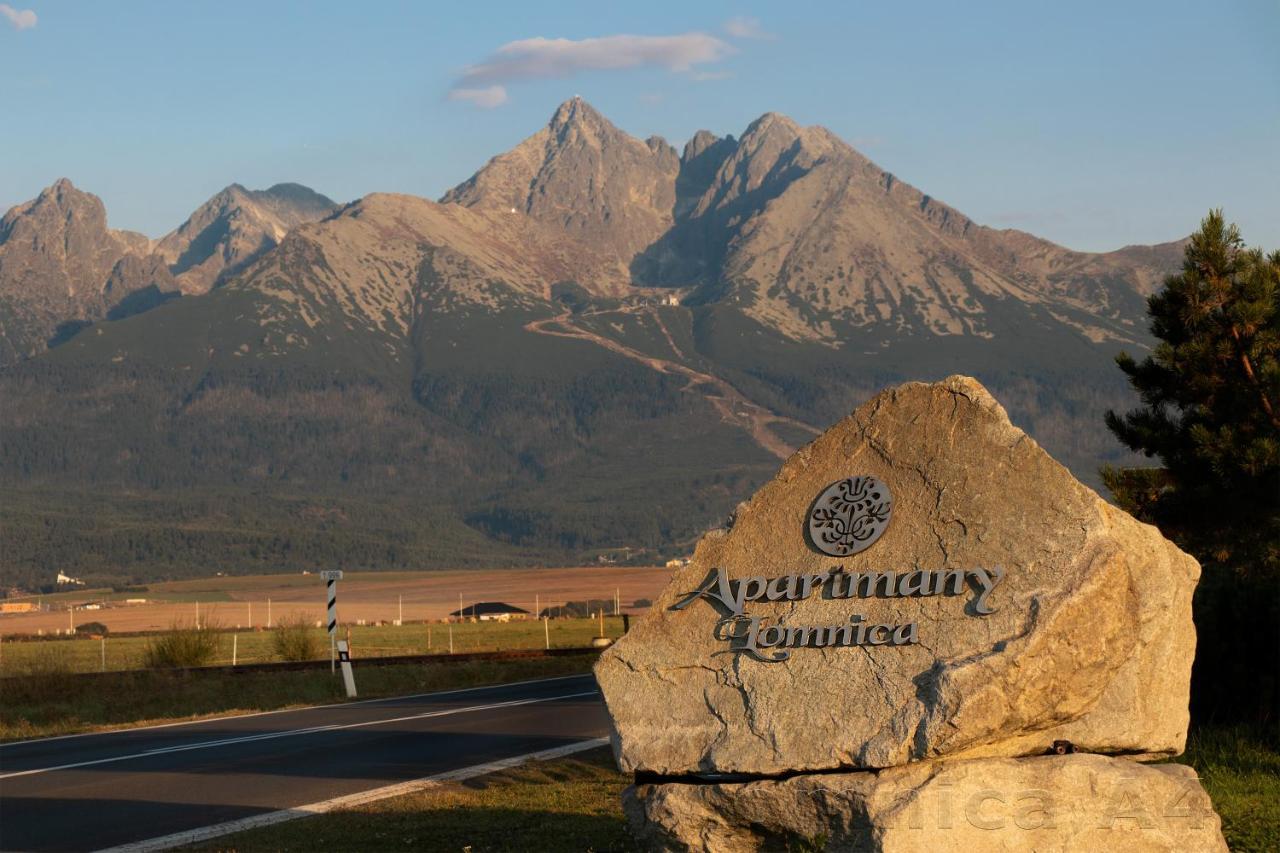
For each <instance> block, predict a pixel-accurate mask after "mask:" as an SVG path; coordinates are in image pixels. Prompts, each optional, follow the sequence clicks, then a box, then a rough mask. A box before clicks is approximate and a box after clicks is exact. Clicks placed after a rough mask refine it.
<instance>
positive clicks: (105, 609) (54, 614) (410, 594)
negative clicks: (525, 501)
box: [0, 566, 671, 635]
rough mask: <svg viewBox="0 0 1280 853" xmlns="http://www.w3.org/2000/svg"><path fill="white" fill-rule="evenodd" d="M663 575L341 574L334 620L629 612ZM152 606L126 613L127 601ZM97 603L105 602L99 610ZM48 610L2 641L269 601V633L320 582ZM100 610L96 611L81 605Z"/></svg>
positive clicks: (222, 620) (261, 615) (93, 597)
mask: <svg viewBox="0 0 1280 853" xmlns="http://www.w3.org/2000/svg"><path fill="white" fill-rule="evenodd" d="M670 576H671V570H670V569H664V568H650V567H646V568H632V567H614V566H605V567H600V566H586V567H579V568H558V569H492V570H468V571H443V572H347V573H346V575H345V576H344V577H343V579H342V580H341V581H339V582H338V615H339V618H340V619H341V620H342V621H343V622H344V623H348V624H349V623H353V622H357V621H359V620H364V621H368V622H373V621H391V620H394V619H398V618H400V602H403V607H404V620H405V621H406V622H417V621H422V620H438V619H444V618H445V617H446V616H447V615H448V614H449V613H451V612H453V611H455V610H457V609H458V601H459V596H461V597H462V604H463V606H467V605H469V604H472V603H474V602H477V601H501V602H505V603H507V604H512V605H515V606H516V607H523V608H524V609H526V610H529V611H531V612H532V611H533V609H534V606H535V602H536V603H537V604H538V605H540V606H541V607H548V606H553V605H559V604H563V603H564V602H566V601H582V600H585V599H589V598H595V599H605V600H609V601H612V600H613V596H614V593H615V591H616V592H617V593H618V595H619V597H620V598H621V601H622V610H621V612H623V613H630V612H637V611H636V608H633V607H632V606H631V605H632V603H633V602H634V601H636V600H637V599H642V598H648V599H654V598H657V596H658V593H659V592H661V590H662V588H663V586H665V585H666V582H667V579H668V578H670ZM144 597H145V598H147V599H151V600H149V601H148V602H147V603H146V604H126V603H125V601H124V600H125V599H126V598H144ZM104 599H105V601H104ZM42 601H43V603H44V604H45V606H47V607H49V608H54V609H49V610H45V611H42V612H38V613H5V614H0V634H4V635H16V634H35V633H39V632H44V633H46V634H49V633H53V632H57V631H66V630H68V627H69V626H70V625H71V624H76V625H81V624H84V623H86V622H101V623H102V624H104V625H106V626H107V628H108V629H109V630H111V631H112V632H128V631H159V630H163V629H165V628H168V627H170V626H171V625H173V624H174V623H190V622H192V621H193V620H194V619H195V616H196V609H197V607H198V608H199V613H200V619H201V621H202V622H203V621H207V620H209V619H211V618H212V619H215V620H216V621H217V622H218V623H219V624H221V625H222V626H224V627H227V628H235V627H241V628H249V627H253V626H266V624H267V617H268V601H270V617H271V621H272V624H278V623H279V621H280V620H281V619H286V618H289V617H293V616H298V615H305V616H308V617H311V618H315V619H321V618H323V616H324V610H325V584H324V581H322V580H321V579H320V576H319V575H315V574H309V575H292V574H291V575H254V576H246V577H217V578H205V579H201V580H191V581H174V582H168V583H156V584H150V585H149V586H148V591H147V592H145V593H143V592H135V593H113V594H110V595H106V594H104V593H101V592H95V591H91V590H84V591H79V592H75V593H64V594H60V595H57V596H44V597H43V599H42ZM98 601H103V605H102V609H100V610H84V609H82V608H80V607H78V608H77V609H76V610H74V611H68V610H67V604H68V603H72V604H76V605H83V604H85V603H87V602H98Z"/></svg>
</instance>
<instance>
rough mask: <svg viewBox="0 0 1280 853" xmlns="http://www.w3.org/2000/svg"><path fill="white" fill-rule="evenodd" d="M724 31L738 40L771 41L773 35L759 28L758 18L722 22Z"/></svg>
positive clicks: (741, 18)
mask: <svg viewBox="0 0 1280 853" xmlns="http://www.w3.org/2000/svg"><path fill="white" fill-rule="evenodd" d="M724 31H725V32H726V33H728V34H729V35H731V36H733V37H734V38H738V39H771V38H773V37H774V36H773V33H771V32H769V31H768V30H766V29H765V28H764V27H762V26H760V19H759V18H744V17H741V16H739V17H736V18H730V19H729V20H727V21H725V22H724Z"/></svg>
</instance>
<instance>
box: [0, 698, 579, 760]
mask: <svg viewBox="0 0 1280 853" xmlns="http://www.w3.org/2000/svg"><path fill="white" fill-rule="evenodd" d="M597 693H598V691H596V690H588V691H586V692H585V693H566V694H563V695H560V696H543V697H540V698H537V699H512V700H511V701H508V702H494V703H492V704H489V705H470V706H467V707H465V708H448V709H445V710H442V711H427V712H425V713H422V714H410V715H408V716H405V717H390V718H388V719H385V720H364V721H362V722H358V723H344V724H343V725H330V726H312V727H311V728H306V729H291V730H289V731H284V732H268V733H265V734H258V735H245V736H244V737H236V738H223V739H221V740H210V741H201V742H200V743H189V744H184V745H181V746H169V747H163V748H161V749H151V750H146V751H145V752H134V753H130V754H128V755H113V756H110V757H109V758H97V759H94V760H92V761H77V762H75V763H73V764H59V765H57V766H54V767H36V768H33V769H31V770H19V771H17V772H14V773H0V779H14V778H16V777H18V776H34V775H37V774H39V773H52V772H54V771H55V770H73V769H75V768H77V767H93V766H95V765H98V764H113V763H115V762H117V761H130V760H132V759H135V758H150V757H151V756H155V755H165V754H168V753H173V752H190V751H192V750H196V749H213V748H215V747H219V746H230V745H233V744H238V743H249V742H251V741H262V740H275V739H277V738H285V737H296V736H298V735H309V734H315V733H317V732H337V731H342V730H343V729H362V728H369V727H371V726H383V725H386V724H387V723H403V722H407V721H409V720H425V719H430V718H432V717H451V716H453V715H455V714H469V713H471V712H473V711H491V710H496V709H498V708H514V707H516V706H518V705H537V704H539V703H541V702H555V701H557V700H559V699H578V698H581V697H583V696H595V695H597Z"/></svg>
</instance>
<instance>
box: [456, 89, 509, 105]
mask: <svg viewBox="0 0 1280 853" xmlns="http://www.w3.org/2000/svg"><path fill="white" fill-rule="evenodd" d="M449 100H451V101H470V102H471V103H473V104H475V105H476V106H477V107H484V108H485V109H486V110H491V109H493V108H494V107H500V106H502V105H503V104H505V103H506V102H507V90H506V87H504V86H485V87H484V88H480V89H460V88H454V89H452V90H451V91H450V92H449Z"/></svg>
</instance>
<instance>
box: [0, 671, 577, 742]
mask: <svg viewBox="0 0 1280 853" xmlns="http://www.w3.org/2000/svg"><path fill="white" fill-rule="evenodd" d="M590 675H591V673H589V672H579V673H576V674H574V675H554V676H552V677H550V678H530V679H527V680H525V681H508V682H505V683H503V684H482V685H480V686H479V687H458V688H455V689H453V690H435V691H432V692H431V693H410V694H409V695H408V696H384V697H382V698H381V699H361V700H359V701H357V702H332V703H330V704H328V705H302V706H299V707H296V708H277V709H276V710H274V711H251V712H250V713H248V714H221V715H219V716H216V717H205V718H204V719H201V720H177V721H176V722H172V723H155V724H154V725H150V726H133V727H131V728H123V729H108V730H106V731H101V732H77V733H76V734H73V735H53V736H52V737H34V738H28V739H27V740H12V741H9V742H8V743H0V750H3V749H5V748H6V747H10V746H23V745H24V744H31V743H50V742H52V741H55V740H71V739H72V738H78V737H102V736H105V735H120V734H125V733H126V732H146V731H151V730H152V729H171V728H174V727H175V726H199V725H202V724H204V723H219V722H222V721H223V720H243V719H247V718H248V717H267V716H270V715H272V714H298V713H302V712H303V711H323V710H326V709H328V708H348V707H350V706H352V705H373V704H377V703H378V702H400V701H403V700H405V699H425V698H427V697H429V696H449V695H452V694H455V693H474V692H476V691H477V690H497V689H499V688H502V687H521V686H523V685H526V684H543V683H545V682H548V681H566V680H568V679H570V678H585V677H588V676H590Z"/></svg>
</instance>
